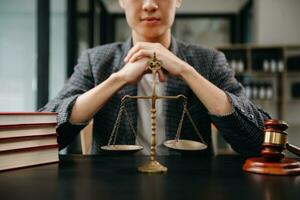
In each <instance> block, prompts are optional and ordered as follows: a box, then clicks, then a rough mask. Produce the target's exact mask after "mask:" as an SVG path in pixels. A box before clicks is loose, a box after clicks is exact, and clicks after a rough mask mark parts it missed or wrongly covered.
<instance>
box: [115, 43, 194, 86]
mask: <svg viewBox="0 0 300 200" xmlns="http://www.w3.org/2000/svg"><path fill="white" fill-rule="evenodd" d="M154 52H155V53H156V58H157V59H158V60H160V61H161V62H162V70H159V71H158V74H159V76H158V77H159V80H160V81H161V82H163V81H165V73H166V72H167V73H169V74H171V75H173V76H178V77H181V76H182V74H183V73H184V71H185V70H186V69H187V68H188V67H189V65H188V64H187V63H186V62H184V61H183V60H181V59H180V58H178V57H177V56H176V55H174V54H173V53H172V52H170V51H169V50H168V49H166V48H165V47H164V46H163V45H162V44H160V43H150V42H138V43H136V44H135V45H134V46H133V47H132V48H131V49H130V50H129V52H128V54H127V55H126V57H125V58H124V62H125V63H126V64H125V66H124V67H123V68H122V69H121V70H120V71H119V73H120V74H122V77H123V78H124V79H125V81H126V82H127V83H135V82H137V81H139V80H140V79H141V77H142V76H143V75H144V74H145V73H149V72H150V71H149V69H148V68H147V65H148V61H149V60H150V59H151V58H152V57H153V54H154Z"/></svg>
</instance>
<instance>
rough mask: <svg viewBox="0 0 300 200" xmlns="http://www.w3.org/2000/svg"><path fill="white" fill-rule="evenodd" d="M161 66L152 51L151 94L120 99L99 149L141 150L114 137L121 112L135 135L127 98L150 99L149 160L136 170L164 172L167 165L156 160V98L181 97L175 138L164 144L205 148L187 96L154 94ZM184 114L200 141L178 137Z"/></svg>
mask: <svg viewBox="0 0 300 200" xmlns="http://www.w3.org/2000/svg"><path fill="white" fill-rule="evenodd" d="M161 68H162V62H161V61H160V60H158V59H157V58H156V54H155V53H154V55H153V57H152V58H151V59H150V60H149V62H148V69H149V70H151V72H152V76H153V84H152V95H151V96H130V95H125V96H124V97H123V98H122V99H121V105H120V109H119V112H118V115H117V119H116V122H115V125H114V127H113V130H112V132H111V135H110V138H109V141H108V144H107V145H106V146H102V147H101V149H102V150H105V151H114V152H137V151H139V150H142V149H143V147H142V146H140V145H123V144H121V145H120V144H116V138H117V135H118V130H119V127H120V121H121V117H122V115H123V113H124V114H125V117H126V119H127V122H128V124H129V126H130V128H131V130H132V132H133V133H134V135H135V138H136V136H137V133H136V131H135V130H134V127H133V125H132V123H131V121H130V119H129V115H128V112H127V110H126V108H125V102H126V100H127V99H145V100H151V109H150V113H151V147H150V160H149V162H148V163H146V164H144V165H142V166H140V167H139V168H138V170H139V171H140V172H144V173H161V172H166V171H167V167H165V166H163V165H162V164H160V163H159V162H158V161H157V160H156V100H158V99H183V111H182V114H181V118H180V121H179V124H178V128H177V132H176V136H175V139H173V140H167V141H165V142H164V145H165V146H166V147H168V148H170V149H174V150H179V151H199V150H203V149H206V148H207V144H206V143H205V141H204V140H203V138H202V136H201V134H200V132H199V130H198V128H197V126H196V124H195V123H194V121H193V119H192V116H191V114H190V113H189V111H188V109H187V97H185V96H184V95H182V94H180V95H177V96H157V94H156V81H155V80H156V75H157V73H158V71H159V70H161ZM185 114H186V115H187V116H188V119H189V121H190V122H191V124H192V126H193V128H194V129H195V132H196V134H197V135H198V137H199V138H200V140H201V142H198V141H192V140H184V139H180V134H181V128H182V123H183V119H184V116H185Z"/></svg>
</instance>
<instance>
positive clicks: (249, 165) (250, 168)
mask: <svg viewBox="0 0 300 200" xmlns="http://www.w3.org/2000/svg"><path fill="white" fill-rule="evenodd" d="M243 170H244V171H247V172H253V173H259V174H270V175H298V174H300V162H299V161H297V160H294V159H290V158H283V159H282V160H281V161H278V162H269V161H267V160H266V159H265V158H263V157H257V158H248V159H247V160H246V162H245V164H244V166H243Z"/></svg>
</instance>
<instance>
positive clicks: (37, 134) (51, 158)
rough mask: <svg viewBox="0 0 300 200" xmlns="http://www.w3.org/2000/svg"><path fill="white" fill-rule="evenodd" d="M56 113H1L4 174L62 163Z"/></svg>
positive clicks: (0, 164)
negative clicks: (5, 171) (59, 154)
mask: <svg viewBox="0 0 300 200" xmlns="http://www.w3.org/2000/svg"><path fill="white" fill-rule="evenodd" d="M56 125H57V120H56V113H50V112H26V113H0V171H2V170H8V169H15V168H21V167H28V166H34V165H41V164H46V163H54V162H58V161H59V158H58V144H57V134H56Z"/></svg>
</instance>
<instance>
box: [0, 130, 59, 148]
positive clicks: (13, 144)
mask: <svg viewBox="0 0 300 200" xmlns="http://www.w3.org/2000/svg"><path fill="white" fill-rule="evenodd" d="M49 145H57V135H56V134H50V135H43V136H26V137H16V138H6V139H0V152H3V151H8V150H16V149H25V148H30V147H40V146H49Z"/></svg>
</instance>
